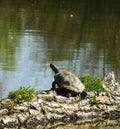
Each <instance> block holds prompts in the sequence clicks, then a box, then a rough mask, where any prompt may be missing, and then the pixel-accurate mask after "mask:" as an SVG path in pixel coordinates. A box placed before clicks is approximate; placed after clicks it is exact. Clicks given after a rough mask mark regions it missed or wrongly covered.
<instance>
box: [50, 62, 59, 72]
mask: <svg viewBox="0 0 120 129" xmlns="http://www.w3.org/2000/svg"><path fill="white" fill-rule="evenodd" d="M50 68H51V69H52V70H53V71H54V72H55V74H56V73H59V72H60V71H59V69H58V68H57V67H56V66H55V65H53V64H50Z"/></svg>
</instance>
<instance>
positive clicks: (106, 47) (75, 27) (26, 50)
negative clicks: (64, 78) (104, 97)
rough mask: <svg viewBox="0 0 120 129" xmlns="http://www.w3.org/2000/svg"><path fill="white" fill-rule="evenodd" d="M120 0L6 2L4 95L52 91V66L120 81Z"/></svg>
mask: <svg viewBox="0 0 120 129" xmlns="http://www.w3.org/2000/svg"><path fill="white" fill-rule="evenodd" d="M119 3H120V1H119V0H116V1H113V0H101V1H95V0H81V2H80V1H79V0H72V1H64V0H63V1H58V0H53V1H52V2H49V1H48V0H41V1H39V0H34V1H31V2H28V1H26V0H24V1H17V0H16V1H9V0H6V1H1V5H0V16H1V17H0V35H1V38H0V87H1V88H0V97H6V96H7V94H8V92H9V91H11V90H16V89H18V87H19V86H32V87H34V88H35V89H36V90H46V89H49V88H50V87H51V82H52V80H53V73H52V71H51V69H50V68H49V63H55V64H56V65H58V66H59V67H60V68H61V69H62V70H70V71H72V72H74V73H76V74H77V75H96V76H99V77H101V78H102V77H103V76H104V74H105V73H106V72H109V71H115V73H116V75H117V77H118V78H120V47H119V43H120V23H119V21H120V8H119V6H118V5H119Z"/></svg>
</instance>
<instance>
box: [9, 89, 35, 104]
mask: <svg viewBox="0 0 120 129" xmlns="http://www.w3.org/2000/svg"><path fill="white" fill-rule="evenodd" d="M34 94H35V90H34V89H33V88H30V87H20V88H19V89H18V90H16V91H11V92H9V95H8V98H10V99H12V100H14V102H16V103H18V104H20V103H22V102H25V101H31V100H32V99H33V97H34Z"/></svg>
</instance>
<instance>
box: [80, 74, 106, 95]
mask: <svg viewBox="0 0 120 129" xmlns="http://www.w3.org/2000/svg"><path fill="white" fill-rule="evenodd" d="M80 80H81V81H82V82H83V84H84V85H85V91H87V92H97V93H100V92H107V91H106V90H105V89H104V88H103V85H102V81H101V79H99V78H97V77H95V76H82V77H80Z"/></svg>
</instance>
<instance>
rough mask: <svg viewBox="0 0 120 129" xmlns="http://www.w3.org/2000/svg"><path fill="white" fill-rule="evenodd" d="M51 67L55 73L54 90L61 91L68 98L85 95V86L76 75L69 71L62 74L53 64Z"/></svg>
mask: <svg viewBox="0 0 120 129" xmlns="http://www.w3.org/2000/svg"><path fill="white" fill-rule="evenodd" d="M50 67H51V69H52V70H53V71H54V73H55V76H54V81H53V83H52V90H56V89H59V91H61V92H63V93H64V94H65V96H66V97H71V96H76V95H80V94H82V93H85V92H84V89H85V86H84V85H83V83H82V82H81V81H80V79H79V77H77V76H76V75H75V74H73V73H71V72H69V71H61V72H60V70H59V69H58V68H57V67H56V66H55V65H53V64H50ZM85 96H86V93H85Z"/></svg>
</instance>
